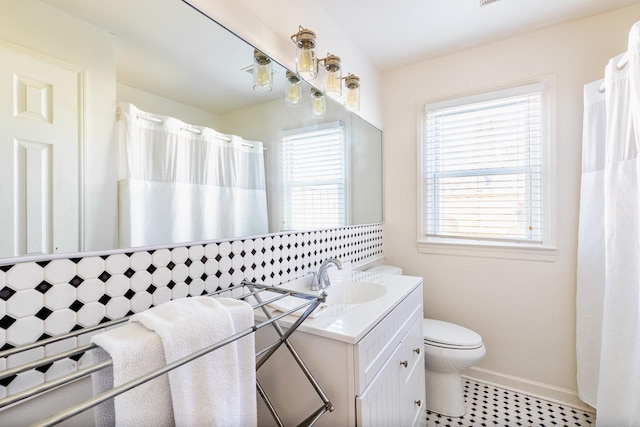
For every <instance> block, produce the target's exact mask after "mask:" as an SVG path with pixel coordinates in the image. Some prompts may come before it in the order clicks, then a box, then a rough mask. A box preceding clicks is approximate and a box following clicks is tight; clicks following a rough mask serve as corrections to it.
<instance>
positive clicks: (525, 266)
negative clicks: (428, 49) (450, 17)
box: [383, 6, 640, 400]
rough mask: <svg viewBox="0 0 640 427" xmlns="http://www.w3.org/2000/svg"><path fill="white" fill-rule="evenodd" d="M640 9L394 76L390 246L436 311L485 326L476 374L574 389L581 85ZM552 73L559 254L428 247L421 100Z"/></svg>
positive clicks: (389, 104)
mask: <svg viewBox="0 0 640 427" xmlns="http://www.w3.org/2000/svg"><path fill="white" fill-rule="evenodd" d="M638 19H640V6H633V7H630V8H626V9H621V10H618V11H615V12H612V13H608V14H603V15H599V16H595V17H591V18H588V19H583V20H579V21H574V22H570V23H567V24H563V25H559V26H555V27H551V28H548V29H545V30H540V31H537V32H533V33H529V34H526V35H523V36H520V37H516V38H511V39H507V40H504V41H500V42H497V43H494V44H490V45H486V46H483V47H479V48H475V49H471V50H468V51H464V52H461V53H457V54H452V55H449V56H445V57H441V58H437V59H434V60H430V61H426V62H421V63H417V64H414V65H411V66H407V67H402V68H398V69H395V70H392V71H389V72H386V73H385V74H384V75H383V100H384V104H383V125H384V127H383V129H384V132H385V145H384V160H385V180H384V185H385V227H384V251H385V256H386V258H387V262H389V263H393V264H397V265H400V266H402V267H404V270H405V272H406V273H407V274H412V275H417V276H423V277H424V280H425V287H424V289H425V291H424V302H425V316H428V317H432V318H436V319H442V320H447V321H452V322H456V323H459V324H461V325H464V326H467V327H470V328H473V329H474V330H476V331H477V332H478V333H480V334H481V335H482V337H483V339H484V342H485V344H486V346H487V355H486V357H485V358H484V360H483V361H482V362H481V363H480V364H479V368H480V369H476V370H473V371H471V374H472V375H476V376H482V377H484V378H489V379H492V380H494V381H499V382H502V383H504V384H511V385H515V386H518V387H524V388H526V389H528V390H530V391H533V392H538V393H544V394H546V395H547V396H550V397H557V398H563V399H569V400H570V399H572V398H575V395H574V391H575V390H576V374H575V371H576V362H575V358H576V355H575V293H576V288H575V287H576V285H575V281H576V275H575V269H576V246H577V221H578V206H579V185H580V167H581V137H582V90H583V85H584V84H586V83H588V82H591V81H594V80H597V79H599V78H601V77H602V76H603V73H604V66H605V64H606V63H607V61H608V59H609V58H610V57H612V56H614V55H616V54H618V53H621V52H623V51H625V50H626V45H627V34H628V31H629V29H630V27H631V25H632V24H633V23H634V22H635V21H637V20H638ZM546 74H555V76H556V79H557V80H556V84H557V117H556V118H557V164H558V186H557V194H558V209H557V215H558V256H557V260H556V261H555V262H535V261H517V260H505V259H488V258H473V257H458V256H440V255H427V254H419V253H418V251H417V249H416V244H415V242H416V236H417V232H416V230H417V218H416V216H417V209H418V208H417V204H416V203H417V202H416V200H417V172H416V170H417V165H416V163H417V161H416V156H417V123H418V118H417V113H416V111H417V105H418V102H419V101H420V100H429V99H438V98H446V97H451V96H456V95H460V94H465V93H469V92H476V91H480V90H486V89H490V88H493V87H500V86H504V85H509V84H513V83H517V82H519V81H523V80H527V79H530V78H533V77H536V76H541V75H546ZM406 82H411V84H409V85H408V84H406ZM511 376H513V377H519V378H515V379H514V378H511ZM536 383H542V385H540V384H536Z"/></svg>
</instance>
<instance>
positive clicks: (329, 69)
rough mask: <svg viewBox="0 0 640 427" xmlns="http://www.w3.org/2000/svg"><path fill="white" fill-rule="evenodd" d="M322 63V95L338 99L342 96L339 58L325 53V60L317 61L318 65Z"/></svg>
mask: <svg viewBox="0 0 640 427" xmlns="http://www.w3.org/2000/svg"><path fill="white" fill-rule="evenodd" d="M320 63H322V66H323V67H324V69H325V73H324V78H323V82H324V93H325V94H327V95H329V96H330V97H332V98H339V97H340V95H342V69H341V67H340V57H339V56H336V55H332V54H330V53H327V57H326V58H322V59H318V64H320Z"/></svg>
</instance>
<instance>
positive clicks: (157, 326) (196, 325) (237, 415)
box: [131, 297, 256, 427]
mask: <svg viewBox="0 0 640 427" xmlns="http://www.w3.org/2000/svg"><path fill="white" fill-rule="evenodd" d="M232 311H233V310H232ZM131 321H132V322H140V323H141V324H143V325H144V326H145V327H147V328H148V329H150V330H153V331H155V332H156V333H157V334H158V335H159V336H160V338H161V340H162V344H163V347H164V352H165V357H166V360H167V363H171V362H173V361H175V360H177V359H180V358H182V357H185V356H188V355H190V354H192V353H194V352H196V351H198V350H201V349H203V348H205V347H208V346H210V345H213V344H215V343H217V342H219V341H221V340H223V339H225V338H227V337H229V336H231V335H233V334H234V333H235V327H234V320H233V319H232V317H231V314H230V311H229V310H228V309H227V308H226V307H225V305H223V304H222V303H220V302H218V301H217V300H216V299H214V298H210V297H192V298H181V299H177V300H172V301H169V302H166V303H164V304H162V305H160V306H157V307H154V308H152V309H150V310H147V311H145V312H142V313H138V314H136V315H134V316H133V317H132V318H131ZM251 336H252V335H251ZM252 339H253V338H252ZM237 347H238V346H237V342H236V343H231V344H229V345H225V346H223V347H221V348H219V349H217V350H215V351H212V352H210V353H208V354H207V355H205V356H202V357H200V358H198V359H196V360H194V361H191V362H189V363H187V364H186V365H184V366H181V367H179V368H177V369H174V370H172V371H170V372H169V384H170V389H171V398H172V401H173V412H174V416H175V422H176V426H179V427H180V426H185V427H191V426H230V427H233V426H238V427H240V426H245V425H250V424H246V423H245V418H246V414H245V411H251V413H253V412H254V411H255V410H256V409H255V398H254V399H253V400H252V401H251V402H246V401H243V400H242V399H241V398H240V397H241V390H242V389H246V387H248V386H246V385H241V384H240V382H241V379H243V380H247V377H248V376H249V375H245V374H243V373H241V372H242V371H243V370H244V369H246V368H247V367H246V366H242V367H241V366H240V362H241V361H240V360H239V357H238V348H237ZM250 366H251V369H255V362H253V363H252V364H251V365H250ZM251 387H253V388H255V383H252V384H251ZM254 393H255V392H254ZM254 425H255V424H254Z"/></svg>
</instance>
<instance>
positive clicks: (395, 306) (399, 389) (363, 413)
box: [256, 276, 426, 427]
mask: <svg viewBox="0 0 640 427" xmlns="http://www.w3.org/2000/svg"><path fill="white" fill-rule="evenodd" d="M396 277H403V278H406V277H408V276H396ZM413 279H415V280H414V282H413V283H409V281H408V280H407V279H403V280H404V281H405V282H406V283H405V285H406V288H407V289H406V291H405V292H404V294H402V295H398V296H397V298H395V299H394V300H393V301H392V302H389V307H388V309H387V310H386V312H385V313H384V315H383V316H382V317H381V316H380V315H379V314H377V315H376V314H374V313H371V314H372V316H373V317H374V321H373V324H371V325H369V326H368V327H367V328H366V329H365V330H363V333H362V334H361V335H357V336H347V335H345V336H342V337H341V336H337V335H339V334H332V333H326V334H325V333H324V332H323V331H322V330H321V327H322V326H323V325H328V324H329V323H331V324H333V325H335V322H330V320H331V318H330V317H329V316H331V315H332V314H331V313H327V314H322V315H321V316H319V317H318V318H317V319H312V321H311V322H310V325H311V327H307V328H305V327H304V326H301V327H300V328H299V329H298V330H297V331H296V332H295V333H294V334H293V335H292V337H291V341H292V343H293V344H294V346H295V347H296V349H297V351H298V352H299V353H300V355H301V356H302V358H303V360H304V361H305V363H306V364H307V366H308V367H309V369H310V370H311V372H312V373H313V375H314V376H315V378H316V380H317V381H318V383H319V384H320V386H321V387H322V388H323V389H324V391H325V392H326V394H327V396H328V397H329V399H331V402H332V403H333V406H334V407H335V410H334V411H333V412H331V413H326V414H324V415H323V416H322V417H321V418H320V419H319V421H318V423H317V424H316V425H319V426H365V427H368V426H384V427H388V426H402V427H405V426H417V425H424V424H426V414H425V406H424V405H425V382H424V379H425V377H424V375H425V374H424V372H425V371H424V351H423V337H422V318H423V304H422V280H421V279H420V278H413ZM389 280H391V279H389ZM391 285H392V284H391V283H390V286H391ZM393 292H396V291H395V290H394V291H393ZM380 304H381V303H380ZM374 309H376V307H375V305H371V306H370V307H368V310H374ZM356 310H362V311H363V313H366V310H367V307H366V304H362V305H361V306H359V307H354V308H352V309H351V312H348V309H347V310H346V311H345V314H344V317H342V318H340V317H336V321H337V322H339V321H341V320H342V321H344V322H345V323H349V322H350V320H351V319H350V317H349V315H351V316H354V315H355V314H353V313H352V312H353V311H356ZM324 316H328V317H326V318H325V317H324ZM323 322H324V323H323ZM306 323H307V322H305V324H306ZM305 329H306V331H305ZM316 329H317V330H316ZM327 329H329V327H328V326H327ZM259 332H260V331H259ZM265 332H266V331H265ZM267 333H268V332H267ZM334 335H335V336H334ZM260 336H261V334H260V333H258V334H257V336H256V337H257V339H258V341H257V343H256V345H257V346H258V348H260V344H261V343H260V341H261V340H260ZM283 354H284V353H283ZM277 356H278V355H276V357H272V358H271V360H273V362H271V360H270V361H269V363H273V365H271V366H270V367H267V368H266V369H261V370H260V371H258V379H259V381H260V383H261V385H262V386H263V387H264V388H265V390H266V391H267V394H268V396H269V397H270V399H271V400H272V402H273V403H274V406H275V407H276V410H277V411H278V413H279V415H280V416H281V418H282V420H283V422H284V424H285V425H297V424H298V423H300V422H302V420H303V419H304V416H305V414H308V413H310V412H313V410H315V409H317V408H318V407H319V406H320V404H321V402H320V400H319V399H318V398H317V395H316V394H315V392H314V391H313V390H312V389H311V388H310V387H309V386H305V385H304V378H302V377H301V375H299V374H297V371H298V370H297V369H294V367H293V366H292V364H294V363H295V362H294V361H293V359H292V358H290V357H289V358H286V357H277ZM258 400H259V401H260V399H258ZM258 420H259V425H261V426H263V425H274V422H273V420H272V419H271V416H270V415H269V414H268V413H267V410H266V408H265V406H264V405H263V404H262V402H259V411H258Z"/></svg>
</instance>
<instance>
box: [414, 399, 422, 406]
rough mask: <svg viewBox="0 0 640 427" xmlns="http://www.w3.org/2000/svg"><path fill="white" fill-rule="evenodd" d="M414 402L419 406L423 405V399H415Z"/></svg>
mask: <svg viewBox="0 0 640 427" xmlns="http://www.w3.org/2000/svg"><path fill="white" fill-rule="evenodd" d="M413 403H415V404H416V405H418V406H422V400H414V401H413Z"/></svg>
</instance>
